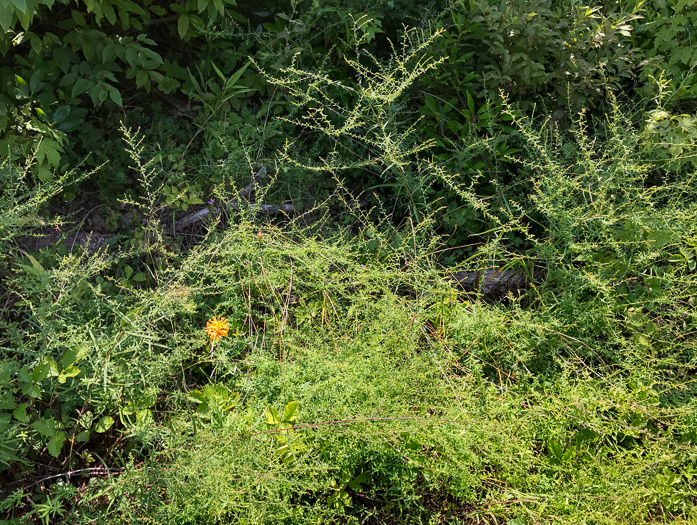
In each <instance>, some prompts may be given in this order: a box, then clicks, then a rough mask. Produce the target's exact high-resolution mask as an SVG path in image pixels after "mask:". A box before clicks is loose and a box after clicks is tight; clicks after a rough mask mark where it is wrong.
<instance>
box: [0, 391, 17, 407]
mask: <svg viewBox="0 0 697 525" xmlns="http://www.w3.org/2000/svg"><path fill="white" fill-rule="evenodd" d="M15 408H17V402H16V401H15V396H13V395H12V394H4V395H2V396H0V410H14V409H15Z"/></svg>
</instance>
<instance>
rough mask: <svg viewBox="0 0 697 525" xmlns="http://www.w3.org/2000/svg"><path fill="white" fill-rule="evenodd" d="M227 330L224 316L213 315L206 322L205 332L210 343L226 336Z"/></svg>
mask: <svg viewBox="0 0 697 525" xmlns="http://www.w3.org/2000/svg"><path fill="white" fill-rule="evenodd" d="M227 332H228V322H227V319H225V318H224V317H216V316H213V317H211V318H210V319H209V320H208V322H207V323H206V333H207V334H208V335H209V336H210V338H211V343H214V342H215V341H217V340H218V339H222V338H223V337H227Z"/></svg>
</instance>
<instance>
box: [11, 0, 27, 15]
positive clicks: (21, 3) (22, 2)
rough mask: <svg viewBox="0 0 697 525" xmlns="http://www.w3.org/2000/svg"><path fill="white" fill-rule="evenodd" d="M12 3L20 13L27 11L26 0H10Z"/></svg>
mask: <svg viewBox="0 0 697 525" xmlns="http://www.w3.org/2000/svg"><path fill="white" fill-rule="evenodd" d="M12 3H13V4H14V5H15V7H16V8H17V9H18V10H20V11H21V12H22V13H27V0H12Z"/></svg>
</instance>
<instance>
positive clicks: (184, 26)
mask: <svg viewBox="0 0 697 525" xmlns="http://www.w3.org/2000/svg"><path fill="white" fill-rule="evenodd" d="M177 30H178V31H179V38H181V39H184V37H185V36H186V33H187V32H188V31H189V15H181V16H180V17H179V22H178V23H177Z"/></svg>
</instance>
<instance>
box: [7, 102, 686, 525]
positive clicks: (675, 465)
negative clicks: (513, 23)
mask: <svg viewBox="0 0 697 525" xmlns="http://www.w3.org/2000/svg"><path fill="white" fill-rule="evenodd" d="M514 117H515V118H516V119H519V117H517V116H515V115H514ZM518 124H519V127H520V130H521V133H522V134H523V135H524V136H526V137H527V139H528V146H529V149H528V151H526V152H525V155H521V156H520V157H519V158H520V159H525V160H521V161H520V162H521V163H522V169H523V170H524V173H525V174H526V177H528V178H529V179H528V180H527V181H525V184H526V185H527V186H526V187H527V188H529V193H528V194H527V195H525V196H524V200H518V201H517V202H513V201H511V202H510V208H509V210H510V214H509V215H508V216H505V215H503V214H499V215H498V219H497V220H498V221H500V222H499V225H498V226H497V232H499V233H502V232H505V231H507V230H510V229H516V230H517V231H523V232H525V235H526V242H527V243H528V244H527V246H528V249H527V250H526V251H525V253H524V254H522V255H521V254H517V255H516V253H514V252H513V251H511V250H510V249H509V250H508V251H505V250H506V249H507V248H506V243H505V236H503V235H499V234H498V233H496V234H493V235H491V236H490V237H489V238H488V239H487V244H486V245H484V246H483V247H482V249H481V251H480V253H481V256H480V257H479V259H473V260H471V261H469V262H468V263H467V265H468V266H467V268H468V269H476V268H483V267H485V266H486V265H488V264H490V263H491V262H497V261H498V263H499V264H501V262H503V261H508V262H509V263H511V261H516V260H517V261H518V262H520V263H521V264H523V263H526V264H527V263H530V264H533V265H534V266H535V267H537V268H538V269H540V268H541V269H543V270H544V278H543V279H542V280H541V281H539V282H535V283H534V284H532V286H531V288H530V289H529V290H528V291H527V292H526V293H525V294H523V295H522V296H520V297H513V296H509V297H508V298H507V299H505V300H503V301H502V302H498V303H488V302H486V301H484V300H483V298H482V297H481V296H478V295H477V294H472V293H464V292H462V291H458V290H457V289H456V288H455V287H454V286H453V283H452V281H449V280H447V279H446V278H444V276H443V272H442V271H440V269H439V267H438V265H437V260H436V258H435V257H434V256H433V252H434V251H435V249H434V247H435V246H428V245H427V244H425V243H424V238H425V237H423V235H422V232H420V231H419V228H418V227H415V228H414V229H413V230H410V229H402V230H400V229H392V230H391V231H390V230H389V229H388V228H387V226H386V225H385V224H386V223H382V226H379V227H378V226H375V227H366V228H364V229H362V230H361V231H360V232H359V233H358V234H357V235H356V234H352V233H350V232H349V231H342V230H338V231H335V233H334V234H328V233H326V231H325V233H324V235H323V236H320V235H319V234H317V233H315V232H316V231H317V228H316V227H315V228H314V230H313V232H312V233H307V230H306V228H305V227H304V226H302V225H301V223H302V221H301V220H300V219H298V220H296V221H291V222H290V223H289V224H287V225H286V226H285V227H284V228H283V229H281V228H277V227H272V226H269V225H266V226H264V225H263V224H260V223H258V222H255V220H253V219H252V218H250V217H249V216H247V217H240V218H238V219H239V220H238V221H233V222H231V224H230V225H229V226H228V227H227V228H226V229H224V230H223V231H220V230H217V231H216V230H211V231H210V232H209V234H207V236H206V237H205V238H204V239H203V240H202V241H201V242H200V243H199V244H197V245H196V246H194V247H193V248H192V249H190V250H189V251H188V252H184V253H171V252H168V251H167V250H166V247H165V246H164V245H162V244H161V241H157V240H156V238H155V237H153V241H152V243H153V244H152V245H151V246H149V248H148V253H149V254H150V256H151V257H153V258H155V257H159V258H161V259H166V260H167V264H160V266H159V270H158V271H150V273H149V274H147V277H146V279H145V280H144V281H142V282H137V281H135V282H134V281H123V280H119V279H117V278H115V277H114V275H113V274H112V273H111V269H112V268H113V261H114V258H113V257H116V256H113V257H104V256H102V255H99V254H98V255H94V256H88V255H87V254H83V255H69V256H64V257H55V256H54V259H52V260H51V259H49V258H48V257H47V258H46V260H45V261H43V262H40V261H38V260H36V259H35V258H33V257H30V256H27V258H26V264H22V265H20V266H18V267H17V268H16V270H17V271H15V272H14V273H13V275H12V276H11V278H9V279H8V282H7V289H8V290H10V293H11V296H10V297H11V301H12V302H13V306H12V311H14V312H16V317H14V319H13V318H7V317H6V318H5V319H4V320H3V329H2V331H3V334H5V335H4V336H3V339H4V341H3V343H2V362H1V364H0V373H1V374H2V382H1V383H0V384H1V385H2V387H1V388H2V397H0V399H1V400H2V404H1V405H0V410H2V412H1V414H2V433H3V440H2V447H1V448H0V454H2V455H1V456H0V459H1V460H2V465H3V468H4V472H3V473H2V476H3V498H4V499H3V501H2V503H1V504H0V505H1V508H2V509H3V510H2V512H3V513H4V514H5V517H6V519H9V520H10V522H23V520H28V521H36V520H39V521H43V522H44V523H52V522H59V521H61V520H64V521H69V522H72V523H93V522H105V523H106V522H108V523H119V522H124V523H131V522H135V521H146V522H147V521H151V522H158V523H217V522H220V523H227V522H235V523H237V522H239V523H271V522H287V523H304V522H308V523H310V522H312V523H318V522H322V523H329V522H336V521H341V522H355V523H361V522H374V523H396V522H400V523H426V522H428V523H444V522H449V523H450V522H458V521H459V522H462V523H475V522H485V523H509V524H511V523H514V524H519V523H521V524H522V523H541V522H545V523H547V522H549V523H552V522H554V523H607V524H610V523H612V524H617V523H649V522H653V523H662V522H666V521H671V522H674V523H681V522H682V523H689V522H691V521H693V520H694V519H695V518H696V516H695V514H694V509H695V508H696V505H695V503H696V500H695V495H696V493H697V485H696V484H697V479H696V478H695V472H696V468H697V467H696V461H697V453H695V450H694V443H695V440H697V420H696V418H695V413H696V412H695V401H694V400H695V395H694V394H695V380H694V373H695V359H696V354H695V346H694V335H693V334H694V330H695V314H694V312H695V310H694V306H695V305H694V303H695V300H694V298H695V296H696V295H695V285H696V284H697V281H696V278H695V269H694V260H695V259H694V258H695V256H696V255H695V247H696V246H697V237H696V235H695V224H697V223H696V222H695V218H696V216H697V208H696V201H695V195H694V192H695V189H694V185H693V184H692V181H693V178H694V172H689V171H685V170H683V171H680V170H675V171H669V170H664V171H660V168H659V167H657V166H655V165H653V164H652V162H651V158H650V156H649V155H650V152H649V153H647V152H646V150H644V149H642V148H640V147H639V146H640V143H641V140H642V137H641V134H640V133H638V132H636V131H633V130H632V129H631V128H628V127H627V123H626V122H625V121H624V120H622V116H621V115H620V114H619V112H618V113H617V114H615V115H612V116H610V117H609V118H608V120H607V122H606V125H605V128H604V130H603V132H604V133H606V135H605V137H604V140H603V141H602V142H601V141H595V142H594V141H591V140H589V139H588V131H587V124H586V123H585V122H584V121H583V120H580V121H579V122H578V125H577V128H576V129H575V130H574V132H573V133H569V134H567V133H563V132H558V131H555V130H554V129H553V128H551V127H549V126H543V127H542V128H541V129H539V128H538V129H535V128H534V126H533V123H532V122H528V121H525V120H518ZM452 180H455V179H452ZM347 202H348V201H347ZM481 205H482V206H485V205H486V203H484V202H482V203H481ZM347 206H348V207H349V211H350V210H351V208H350V205H349V204H347ZM353 212H354V213H356V214H358V215H359V214H360V213H361V212H360V210H357V209H353ZM491 213H492V214H493V213H494V211H491ZM120 256H121V257H125V256H129V257H133V253H128V254H126V253H122V254H121V255H120ZM214 316H217V317H214ZM211 317H212V318H213V320H211V321H209V325H208V329H207V330H204V325H205V321H206V319H209V318H211ZM223 335H227V337H222V336H223ZM209 337H210V339H211V341H213V339H215V351H213V350H214V349H213V348H212V347H210V344H211V343H210V342H208V341H207V340H208V339H209ZM209 349H210V352H209ZM13 516H14V517H13Z"/></svg>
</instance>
